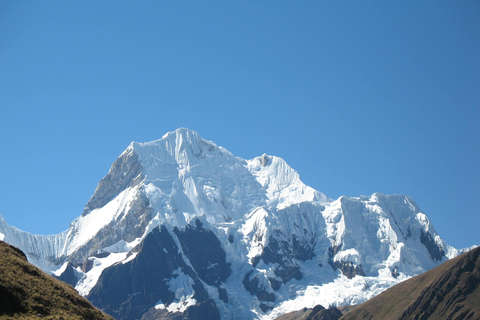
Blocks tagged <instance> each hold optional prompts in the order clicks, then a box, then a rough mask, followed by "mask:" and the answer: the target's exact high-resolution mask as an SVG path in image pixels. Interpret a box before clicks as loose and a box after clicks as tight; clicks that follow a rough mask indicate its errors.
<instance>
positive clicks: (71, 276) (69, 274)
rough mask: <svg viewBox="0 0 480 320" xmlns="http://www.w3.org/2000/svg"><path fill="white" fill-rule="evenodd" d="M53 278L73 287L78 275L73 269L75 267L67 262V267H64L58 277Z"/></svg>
mask: <svg viewBox="0 0 480 320" xmlns="http://www.w3.org/2000/svg"><path fill="white" fill-rule="evenodd" d="M55 278H57V279H58V280H61V281H63V282H65V283H67V284H69V285H71V286H72V287H75V286H76V285H77V282H78V278H79V277H78V275H77V272H76V271H75V268H74V267H73V265H72V264H71V263H70V262H69V263H68V264H67V267H66V268H65V271H64V272H63V273H62V274H61V275H60V276H59V277H55Z"/></svg>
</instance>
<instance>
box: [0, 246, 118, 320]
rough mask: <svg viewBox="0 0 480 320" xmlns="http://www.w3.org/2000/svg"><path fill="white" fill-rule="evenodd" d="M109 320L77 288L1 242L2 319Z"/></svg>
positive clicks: (0, 284) (0, 290) (0, 303)
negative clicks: (48, 272)
mask: <svg viewBox="0 0 480 320" xmlns="http://www.w3.org/2000/svg"><path fill="white" fill-rule="evenodd" d="M40 318H42V319H59V320H60V319H85V320H90V319H91V320H94V319H95V320H97V319H98V320H102V319H105V320H108V319H111V318H110V317H109V316H107V315H105V314H103V313H102V312H100V311H99V310H98V309H96V308H94V307H93V306H92V305H91V304H90V303H89V302H88V300H87V299H85V298H83V297H81V296H80V295H79V294H78V293H77V292H76V291H75V289H73V288H72V287H71V286H69V285H67V284H65V283H63V282H62V281H60V280H57V279H54V278H53V277H52V276H49V275H47V274H46V273H44V272H43V271H41V270H40V269H38V268H37V267H35V266H33V265H32V264H30V263H28V261H27V258H26V257H25V254H24V253H23V252H22V251H20V250H19V249H17V248H15V247H13V246H10V245H8V244H6V243H5V242H3V241H0V319H40Z"/></svg>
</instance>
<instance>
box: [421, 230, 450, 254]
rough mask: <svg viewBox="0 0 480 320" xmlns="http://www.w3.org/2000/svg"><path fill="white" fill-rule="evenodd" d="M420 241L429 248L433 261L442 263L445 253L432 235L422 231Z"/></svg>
mask: <svg viewBox="0 0 480 320" xmlns="http://www.w3.org/2000/svg"><path fill="white" fill-rule="evenodd" d="M420 241H421V242H422V243H423V245H424V246H425V247H426V248H427V250H428V252H429V253H430V256H431V257H432V259H433V260H436V261H442V259H443V257H445V251H443V249H442V248H441V247H440V246H439V245H438V244H437V243H436V242H435V240H434V239H433V237H432V235H431V234H430V233H428V232H424V231H422V233H421V234H420Z"/></svg>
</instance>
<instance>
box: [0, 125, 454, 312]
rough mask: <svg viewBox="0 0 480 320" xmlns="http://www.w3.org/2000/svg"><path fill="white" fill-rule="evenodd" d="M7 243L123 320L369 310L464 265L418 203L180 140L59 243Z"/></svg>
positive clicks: (101, 198)
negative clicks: (309, 181)
mask: <svg viewBox="0 0 480 320" xmlns="http://www.w3.org/2000/svg"><path fill="white" fill-rule="evenodd" d="M0 237H3V238H4V241H6V242H8V243H11V244H13V245H15V246H17V247H19V248H20V249H21V250H23V251H24V252H25V254H26V255H27V257H28V259H29V260H30V261H32V262H33V263H34V264H36V265H37V266H39V267H41V268H42V269H43V270H45V271H47V272H50V273H52V274H54V275H56V276H57V277H59V278H60V279H62V280H64V281H66V282H68V283H70V284H71V285H72V286H74V287H75V288H76V289H77V290H78V292H79V293H80V294H82V295H83V296H85V297H87V298H88V299H89V300H90V301H91V302H92V303H93V304H94V305H95V306H97V307H99V308H101V309H102V310H104V311H106V312H107V313H109V314H111V315H112V316H114V317H115V318H117V319H139V318H142V317H143V319H157V318H159V317H165V316H168V317H176V319H177V318H178V319H182V318H186V317H188V319H195V317H196V316H198V315H199V314H202V313H205V312H206V313H208V314H209V315H210V318H211V319H274V318H276V317H277V316H279V315H281V314H284V313H286V312H289V311H293V310H298V309H299V307H307V308H312V307H313V306H315V305H317V304H321V305H324V306H341V305H352V304H359V303H362V302H364V301H366V300H367V299H370V298H372V297H373V296H375V295H377V294H379V293H380V292H382V291H383V290H385V289H386V288H388V287H391V286H392V285H394V284H397V283H399V282H401V281H403V280H405V279H407V278H408V277H411V276H415V275H417V274H420V273H422V272H425V271H427V270H429V269H431V268H433V267H435V266H438V265H440V264H441V263H442V262H445V261H447V260H448V259H450V258H453V257H455V256H457V255H458V254H459V253H461V250H457V249H455V248H453V247H451V246H449V245H448V244H446V243H445V241H443V240H442V238H441V237H440V236H439V235H438V234H437V233H436V231H435V229H434V228H433V226H432V224H431V222H430V220H429V219H428V217H427V216H426V215H425V214H424V213H423V212H422V211H421V210H420V209H419V207H418V206H417V205H416V203H415V201H414V200H413V199H411V198H409V197H408V196H402V195H384V194H380V193H376V194H373V195H371V196H361V197H355V198H352V197H340V198H339V199H336V200H334V199H330V198H328V197H327V196H326V195H324V194H323V193H321V192H319V191H317V190H314V189H313V188H311V187H309V186H306V185H305V184H304V183H303V182H302V181H301V179H300V177H299V175H298V173H297V172H296V171H295V170H294V169H292V168H291V167H290V166H288V164H287V163H286V162H285V161H284V160H283V159H281V158H278V157H275V156H269V155H262V156H259V157H257V158H254V159H251V160H244V159H241V158H239V157H235V156H234V155H232V154H231V153H230V152H229V151H228V150H226V149H225V148H223V147H220V146H217V145H216V144H215V143H213V142H211V141H207V140H204V139H202V138H201V137H200V136H199V135H198V134H197V133H196V132H194V131H191V130H188V129H183V128H182V129H178V130H176V131H174V132H170V133H167V134H166V135H165V136H164V137H162V138H161V139H160V140H157V141H152V142H148V143H136V142H133V143H132V144H131V145H130V146H129V147H128V148H127V149H126V150H125V151H124V152H123V153H122V154H121V155H120V156H119V158H118V159H117V160H116V161H115V162H114V163H113V165H112V167H111V169H110V171H109V173H108V174H107V175H106V176H105V177H104V178H103V179H102V180H101V181H100V182H99V184H98V187H97V189H96V191H95V193H94V195H93V196H92V197H91V199H90V200H89V201H88V202H87V204H86V206H85V209H84V211H83V213H82V214H81V215H80V216H79V217H78V218H77V219H75V220H74V221H73V222H72V223H71V225H70V227H69V228H68V229H67V230H66V231H64V232H62V233H60V234H57V235H49V236H43V235H33V234H29V233H27V232H23V231H21V230H19V229H17V228H15V227H11V226H9V225H8V224H7V222H5V221H4V220H3V218H1V216H0Z"/></svg>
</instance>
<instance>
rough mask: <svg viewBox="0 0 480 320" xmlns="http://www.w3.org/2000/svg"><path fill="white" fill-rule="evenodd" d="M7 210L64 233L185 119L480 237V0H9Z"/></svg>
mask: <svg viewBox="0 0 480 320" xmlns="http://www.w3.org/2000/svg"><path fill="white" fill-rule="evenodd" d="M0 108H1V114H0V143H1V148H0V150H1V151H0V159H1V160H0V161H1V162H0V177H1V183H0V214H1V215H3V216H4V217H5V219H6V220H7V222H8V223H9V224H11V225H14V226H17V227H18V228H20V229H22V230H26V231H29V232H33V233H40V234H52V233H58V232H61V231H63V230H65V229H66V228H67V227H68V225H69V223H70V222H71V221H72V220H73V219H74V218H75V217H77V216H79V215H80V214H81V213H82V210H83V206H84V205H85V203H87V201H88V199H89V197H90V196H91V195H92V194H93V192H94V191H95V188H96V185H97V183H98V182H99V180H100V179H101V178H102V177H103V176H104V175H106V174H107V172H108V170H109V168H110V165H111V164H112V162H113V161H114V160H115V159H116V158H117V156H118V155H120V153H121V152H122V151H123V150H124V149H125V148H126V147H127V146H128V144H129V143H130V142H131V141H139V142H146V141H151V140H156V139H159V138H161V137H162V135H163V134H165V133H166V132H168V131H172V130H175V129H176V128H178V127H187V128H190V129H192V130H195V131H197V132H198V133H199V134H200V135H201V136H202V137H204V138H205V139H208V140H212V141H214V142H215V143H217V144H218V145H221V146H223V147H225V148H227V149H228V150H230V151H231V152H232V153H233V154H235V155H236V156H239V157H242V158H245V159H250V158H253V157H255V156H259V155H261V154H263V153H267V154H272V155H276V156H279V157H282V158H284V159H285V160H286V161H287V162H288V163H289V164H290V165H291V166H292V167H293V168H294V169H296V170H297V171H298V172H299V173H300V176H301V177H302V180H303V181H304V182H305V183H306V184H308V185H310V186H312V187H313V188H315V189H317V190H319V191H321V192H324V193H325V194H326V195H327V196H329V197H331V198H338V197H339V196H341V195H347V196H360V195H370V194H372V193H374V192H381V193H386V194H393V193H399V194H406V195H409V196H411V197H413V198H414V199H415V200H416V202H417V204H418V205H419V206H420V208H421V209H422V210H423V211H424V212H425V213H426V214H427V215H428V216H429V218H430V219H431V220H432V222H433V223H434V226H435V228H436V229H437V231H438V232H439V233H440V235H441V236H442V237H443V238H444V239H445V240H446V241H447V242H448V243H449V244H451V245H453V246H455V247H466V246H471V245H473V244H480V233H479V232H478V230H479V228H480V209H479V207H480V206H479V202H480V196H479V195H480V170H479V168H478V165H479V163H480V161H479V160H480V139H479V138H480V2H478V1H421V2H414V1H361V2H354V1H336V2H333V1H328V2H327V1H237V2H233V1H202V2H200V1H198V2H194V1H142V2H133V1H48V2H40V1H39V2H33V1H15V2H13V1H2V2H0Z"/></svg>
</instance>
